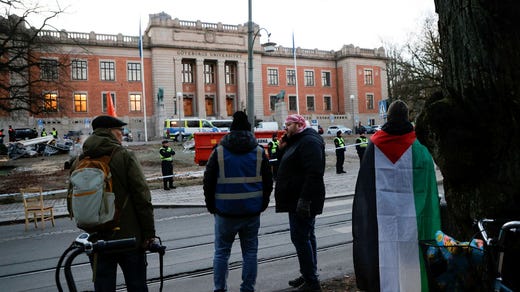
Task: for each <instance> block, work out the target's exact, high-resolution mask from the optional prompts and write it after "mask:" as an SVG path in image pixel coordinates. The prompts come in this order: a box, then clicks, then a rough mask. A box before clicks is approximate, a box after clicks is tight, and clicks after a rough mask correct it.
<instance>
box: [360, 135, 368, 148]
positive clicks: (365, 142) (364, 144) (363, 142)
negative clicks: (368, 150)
mask: <svg viewBox="0 0 520 292" xmlns="http://www.w3.org/2000/svg"><path fill="white" fill-rule="evenodd" d="M358 140H359V143H361V145H359V147H363V148H365V147H367V146H368V138H367V137H359V138H358Z"/></svg>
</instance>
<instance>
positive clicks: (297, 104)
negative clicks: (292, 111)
mask: <svg viewBox="0 0 520 292" xmlns="http://www.w3.org/2000/svg"><path fill="white" fill-rule="evenodd" d="M292 51H293V59H294V78H295V79H296V113H297V114H300V104H299V103H300V100H299V98H298V66H296V47H295V46H294V31H293V33H292Z"/></svg>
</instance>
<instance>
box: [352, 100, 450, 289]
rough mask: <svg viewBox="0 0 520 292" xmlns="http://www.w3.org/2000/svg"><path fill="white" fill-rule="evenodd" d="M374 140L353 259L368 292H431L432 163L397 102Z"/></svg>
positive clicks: (357, 202) (359, 200) (358, 197)
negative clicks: (425, 252) (427, 262)
mask: <svg viewBox="0 0 520 292" xmlns="http://www.w3.org/2000/svg"><path fill="white" fill-rule="evenodd" d="M387 118H388V122H387V123H386V124H384V125H383V128H382V129H381V130H380V131H378V132H376V133H375V134H374V135H372V137H371V138H370V140H371V143H369V144H368V147H367V149H366V151H365V154H364V157H363V161H362V162H361V166H360V168H359V173H358V178H357V183H356V191H355V195H354V203H353V206H352V236H353V259H354V270H355V273H356V282H357V287H358V288H359V289H361V290H364V291H380V290H385V291H428V282H427V281H426V279H427V277H426V271H425V269H424V261H423V260H422V258H421V249H420V247H419V241H420V240H431V239H434V238H435V232H436V231H437V230H440V228H441V225H440V215H439V214H440V210H439V197H438V192H437V180H436V177H435V169H434V165H433V160H432V157H431V155H430V153H429V152H428V149H426V147H424V146H423V145H422V144H421V143H420V142H419V141H418V140H417V139H416V137H415V131H414V129H413V126H412V124H411V123H410V122H409V120H408V107H407V105H406V104H405V103H404V102H402V101H400V100H397V101H394V102H393V103H392V104H391V105H390V106H389V107H388V116H387Z"/></svg>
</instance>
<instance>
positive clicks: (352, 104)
mask: <svg viewBox="0 0 520 292" xmlns="http://www.w3.org/2000/svg"><path fill="white" fill-rule="evenodd" d="M355 98H356V97H355V96H354V94H351V95H350V108H351V109H352V131H354V133H355V132H356V119H355V118H354V99H355Z"/></svg>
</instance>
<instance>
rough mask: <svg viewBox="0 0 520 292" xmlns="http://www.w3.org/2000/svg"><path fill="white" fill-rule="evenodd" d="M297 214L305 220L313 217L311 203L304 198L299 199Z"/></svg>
mask: <svg viewBox="0 0 520 292" xmlns="http://www.w3.org/2000/svg"><path fill="white" fill-rule="evenodd" d="M296 214H298V215H300V216H302V217H305V218H309V217H311V201H309V200H305V199H302V198H300V199H298V204H297V205H296Z"/></svg>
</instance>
